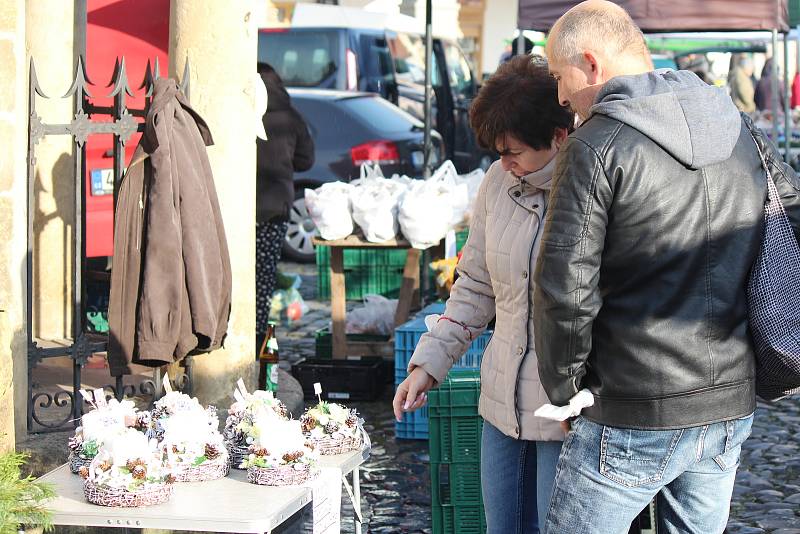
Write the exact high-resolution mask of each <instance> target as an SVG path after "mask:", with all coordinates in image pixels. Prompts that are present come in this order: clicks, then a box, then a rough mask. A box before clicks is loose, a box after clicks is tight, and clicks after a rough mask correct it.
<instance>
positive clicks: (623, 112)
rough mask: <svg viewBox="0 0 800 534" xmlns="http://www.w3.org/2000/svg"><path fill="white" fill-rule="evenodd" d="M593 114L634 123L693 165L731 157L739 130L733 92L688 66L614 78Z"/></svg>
mask: <svg viewBox="0 0 800 534" xmlns="http://www.w3.org/2000/svg"><path fill="white" fill-rule="evenodd" d="M591 113H592V114H594V113H599V114H602V115H607V116H609V117H611V118H613V119H615V120H618V121H620V122H622V123H624V124H627V125H628V126H630V127H632V128H635V129H636V130H638V131H640V132H642V133H643V134H644V135H646V136H647V137H649V138H650V139H652V140H653V141H654V142H655V143H657V144H658V145H659V146H661V147H662V148H663V149H664V150H666V151H667V152H669V153H670V154H671V155H672V156H673V157H674V158H675V159H677V160H678V161H680V162H681V163H682V164H684V165H686V166H687V167H689V168H691V169H700V168H703V167H706V166H708V165H713V164H715V163H720V162H722V161H725V160H727V159H728V158H729V157H730V156H731V154H732V153H733V147H734V146H735V145H736V142H737V140H738V139H739V134H740V133H741V117H740V115H739V111H738V110H737V109H736V106H734V104H733V102H732V101H731V98H730V96H728V94H727V93H725V91H724V90H723V89H721V88H719V87H713V86H710V85H708V84H706V83H705V82H703V81H702V80H700V78H698V77H697V75H696V74H694V73H693V72H690V71H682V70H681V71H674V70H669V69H659V70H656V71H652V72H646V73H644V74H637V75H631V76H617V77H616V78H612V79H611V80H609V81H608V82H606V84H605V85H603V87H602V88H601V89H600V92H599V93H598V95H597V98H596V99H595V104H594V105H593V106H592V108H591Z"/></svg>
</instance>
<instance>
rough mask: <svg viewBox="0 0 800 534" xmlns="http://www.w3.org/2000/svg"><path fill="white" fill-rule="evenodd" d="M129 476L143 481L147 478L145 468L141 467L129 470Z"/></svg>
mask: <svg viewBox="0 0 800 534" xmlns="http://www.w3.org/2000/svg"><path fill="white" fill-rule="evenodd" d="M131 475H132V476H133V478H135V479H136V480H144V479H145V478H147V468H146V467H145V466H143V465H137V466H136V467H134V468H133V469H132V470H131Z"/></svg>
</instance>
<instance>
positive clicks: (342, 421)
mask: <svg viewBox="0 0 800 534" xmlns="http://www.w3.org/2000/svg"><path fill="white" fill-rule="evenodd" d="M363 423H364V421H363V419H361V418H359V416H358V412H356V411H355V410H349V409H347V408H346V407H344V406H342V405H341V404H336V403H333V402H320V403H319V404H318V405H316V406H314V407H313V408H309V409H308V410H307V411H306V413H304V414H303V416H302V417H301V418H300V424H301V425H302V429H303V434H304V435H305V436H306V438H308V440H309V441H311V442H312V443H313V444H314V446H315V447H316V448H317V450H319V453H320V454H322V455H324V456H328V455H333V454H342V453H345V452H350V451H357V450H360V449H361V447H362V446H363V445H364V442H365V434H366V433H365V431H364V426H363Z"/></svg>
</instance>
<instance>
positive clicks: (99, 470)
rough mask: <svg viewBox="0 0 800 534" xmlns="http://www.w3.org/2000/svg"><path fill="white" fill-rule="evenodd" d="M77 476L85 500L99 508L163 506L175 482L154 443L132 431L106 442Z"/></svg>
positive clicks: (127, 430) (124, 432) (81, 468)
mask: <svg viewBox="0 0 800 534" xmlns="http://www.w3.org/2000/svg"><path fill="white" fill-rule="evenodd" d="M78 474H80V476H81V477H82V478H83V479H84V480H85V482H84V484H83V493H84V496H85V497H86V500H87V501H89V502H90V503H92V504H98V505H101V506H118V507H136V506H149V505H153V504H160V503H163V502H166V501H167V500H168V499H169V497H170V495H172V483H173V482H174V481H175V477H173V476H172V474H171V473H170V472H169V469H168V467H167V466H166V464H165V462H164V457H163V455H162V454H161V453H160V452H159V451H158V447H157V444H156V443H155V441H151V440H148V439H147V437H146V436H145V435H144V434H142V433H141V432H138V431H137V430H135V429H132V428H129V429H125V430H124V431H121V432H119V433H117V434H115V435H114V436H109V437H108V438H107V439H105V440H104V442H103V444H102V445H101V446H100V449H99V451H98V453H97V455H96V456H95V457H94V459H93V460H92V462H91V464H90V465H89V466H81V467H80V468H79V469H78Z"/></svg>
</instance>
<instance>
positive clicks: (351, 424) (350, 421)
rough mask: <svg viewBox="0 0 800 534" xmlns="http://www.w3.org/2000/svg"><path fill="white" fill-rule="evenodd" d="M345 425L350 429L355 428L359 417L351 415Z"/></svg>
mask: <svg viewBox="0 0 800 534" xmlns="http://www.w3.org/2000/svg"><path fill="white" fill-rule="evenodd" d="M344 424H345V425H347V427H348V428H353V427H354V426H356V425H357V424H358V416H357V415H355V414H352V413H351V414H350V415H349V416H348V417H347V419H346V420H345V422H344Z"/></svg>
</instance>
